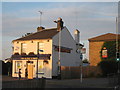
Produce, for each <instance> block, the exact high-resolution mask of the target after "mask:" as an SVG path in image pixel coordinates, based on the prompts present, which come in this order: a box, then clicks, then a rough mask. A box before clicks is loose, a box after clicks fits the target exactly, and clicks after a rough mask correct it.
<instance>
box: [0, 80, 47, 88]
mask: <svg viewBox="0 0 120 90" xmlns="http://www.w3.org/2000/svg"><path fill="white" fill-rule="evenodd" d="M45 84H46V80H45V78H42V79H31V80H16V81H4V82H2V88H3V89H5V88H45Z"/></svg>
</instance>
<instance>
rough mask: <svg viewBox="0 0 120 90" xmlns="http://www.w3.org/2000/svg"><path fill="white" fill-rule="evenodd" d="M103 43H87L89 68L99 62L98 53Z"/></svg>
mask: <svg viewBox="0 0 120 90" xmlns="http://www.w3.org/2000/svg"><path fill="white" fill-rule="evenodd" d="M103 43H104V42H89V61H90V66H97V64H98V63H99V62H100V61H101V58H100V51H101V48H102V45H103Z"/></svg>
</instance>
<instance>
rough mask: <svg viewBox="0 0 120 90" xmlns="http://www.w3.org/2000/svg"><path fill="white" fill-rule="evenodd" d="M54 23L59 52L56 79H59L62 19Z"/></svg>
mask: <svg viewBox="0 0 120 90" xmlns="http://www.w3.org/2000/svg"><path fill="white" fill-rule="evenodd" d="M54 22H55V23H57V31H59V36H58V39H59V43H58V44H59V50H58V52H59V56H58V79H60V78H61V77H60V76H61V69H60V65H61V63H60V60H61V54H60V52H61V30H62V28H63V23H64V22H63V21H62V18H60V17H59V18H58V20H57V21H54Z"/></svg>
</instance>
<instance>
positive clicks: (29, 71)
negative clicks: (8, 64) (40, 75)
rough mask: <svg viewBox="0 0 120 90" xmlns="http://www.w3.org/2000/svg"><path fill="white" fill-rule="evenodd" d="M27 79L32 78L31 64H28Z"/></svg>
mask: <svg viewBox="0 0 120 90" xmlns="http://www.w3.org/2000/svg"><path fill="white" fill-rule="evenodd" d="M28 79H33V64H28Z"/></svg>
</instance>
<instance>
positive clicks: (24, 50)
mask: <svg viewBox="0 0 120 90" xmlns="http://www.w3.org/2000/svg"><path fill="white" fill-rule="evenodd" d="M26 51H27V44H26V43H22V44H21V54H23V53H26Z"/></svg>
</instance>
